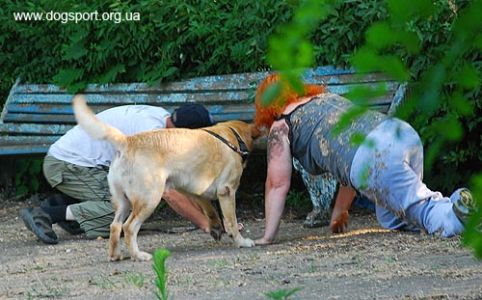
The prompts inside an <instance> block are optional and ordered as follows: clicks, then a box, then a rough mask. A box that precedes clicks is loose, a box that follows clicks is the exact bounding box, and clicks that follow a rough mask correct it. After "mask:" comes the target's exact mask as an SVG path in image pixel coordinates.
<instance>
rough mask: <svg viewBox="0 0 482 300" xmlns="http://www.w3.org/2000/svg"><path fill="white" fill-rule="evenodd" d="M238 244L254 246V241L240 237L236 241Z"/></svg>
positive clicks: (245, 246)
mask: <svg viewBox="0 0 482 300" xmlns="http://www.w3.org/2000/svg"><path fill="white" fill-rule="evenodd" d="M236 244H237V245H238V247H241V248H251V247H254V241H253V240H252V239H245V238H240V239H239V240H238V241H236Z"/></svg>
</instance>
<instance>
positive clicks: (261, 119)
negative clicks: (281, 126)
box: [254, 74, 325, 129]
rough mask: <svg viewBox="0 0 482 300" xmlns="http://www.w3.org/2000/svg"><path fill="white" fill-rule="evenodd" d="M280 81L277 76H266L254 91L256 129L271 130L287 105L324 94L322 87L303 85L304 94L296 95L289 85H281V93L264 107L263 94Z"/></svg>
mask: <svg viewBox="0 0 482 300" xmlns="http://www.w3.org/2000/svg"><path fill="white" fill-rule="evenodd" d="M280 79H281V78H280V75H279V74H271V75H268V76H266V78H265V79H264V80H263V81H262V82H261V83H260V84H259V86H258V88H257V90H256V100H255V106H256V115H255V117H254V123H255V124H256V127H258V128H261V127H266V128H268V129H269V128H271V125H272V124H273V122H274V120H275V119H276V118H277V117H279V116H280V115H281V113H282V112H283V111H284V109H285V107H286V106H287V105H289V104H291V103H295V102H298V101H300V100H301V98H302V97H309V96H314V95H318V94H321V93H324V92H325V87H324V86H322V85H315V84H304V85H303V86H304V94H298V93H297V92H295V91H294V90H293V89H291V88H290V86H289V85H287V84H282V87H281V93H280V94H279V95H278V96H277V97H276V98H275V99H274V100H273V101H272V102H271V103H270V104H269V105H264V104H263V103H262V100H261V98H262V96H263V93H264V92H265V91H266V90H267V89H268V88H269V87H270V86H271V85H273V84H274V83H276V82H278V81H280Z"/></svg>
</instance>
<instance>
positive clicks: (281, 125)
mask: <svg viewBox="0 0 482 300" xmlns="http://www.w3.org/2000/svg"><path fill="white" fill-rule="evenodd" d="M267 157H268V173H267V178H266V184H265V204H264V205H265V218H266V221H265V222H266V224H265V225H266V227H265V231H264V235H263V237H262V238H260V239H258V240H256V241H255V243H256V244H257V245H266V244H271V243H272V242H273V240H274V238H275V236H276V234H277V233H278V228H279V224H280V220H281V215H282V214H283V209H284V206H285V202H286V196H287V194H288V191H289V188H290V181H291V168H292V166H291V160H292V158H291V152H290V147H289V141H288V126H287V125H286V123H285V122H284V121H276V122H274V123H273V126H272V127H271V130H270V133H269V137H268V153H267Z"/></svg>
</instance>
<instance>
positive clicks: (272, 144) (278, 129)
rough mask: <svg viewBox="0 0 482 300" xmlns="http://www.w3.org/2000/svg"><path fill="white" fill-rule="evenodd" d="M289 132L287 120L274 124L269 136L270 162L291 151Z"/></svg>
mask: <svg viewBox="0 0 482 300" xmlns="http://www.w3.org/2000/svg"><path fill="white" fill-rule="evenodd" d="M288 132H289V128H288V125H287V124H286V122H285V120H278V121H275V122H274V123H273V125H272V126H271V129H270V131H269V136H268V162H269V161H271V159H273V158H275V157H278V156H279V155H281V154H282V153H283V152H284V151H286V150H289V140H288Z"/></svg>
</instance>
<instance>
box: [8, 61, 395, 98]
mask: <svg viewBox="0 0 482 300" xmlns="http://www.w3.org/2000/svg"><path fill="white" fill-rule="evenodd" d="M267 74H268V72H257V73H240V74H228V75H218V76H206V77H197V78H192V79H189V80H184V81H179V82H171V83H163V84H159V85H155V86H150V85H148V84H145V83H116V84H89V85H87V87H86V89H85V90H84V93H99V92H110V93H138V92H141V93H144V92H146V93H172V92H186V91H193V92H200V91H212V90H219V91H229V90H231V91H238V90H244V89H255V88H256V86H257V84H258V83H259V82H260V81H261V80H263V79H264V78H265V77H266V75H267ZM304 80H305V81H306V82H309V83H318V84H320V83H328V84H347V83H354V82H379V81H387V80H388V78H387V77H386V76H385V75H383V74H377V73H368V74H354V72H353V70H347V69H337V68H334V67H331V66H328V67H318V68H315V69H310V70H307V71H306V72H305V75H304ZM16 93H21V94H30V93H40V94H55V93H65V90H64V89H62V88H59V87H58V86H56V85H52V84H20V85H19V86H18V87H17V89H16Z"/></svg>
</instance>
